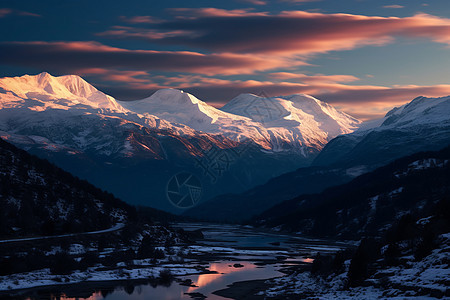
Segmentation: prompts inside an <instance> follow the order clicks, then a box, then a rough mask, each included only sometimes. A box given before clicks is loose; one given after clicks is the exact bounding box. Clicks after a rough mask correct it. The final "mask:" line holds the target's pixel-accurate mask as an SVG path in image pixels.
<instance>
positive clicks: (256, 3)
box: [239, 0, 267, 5]
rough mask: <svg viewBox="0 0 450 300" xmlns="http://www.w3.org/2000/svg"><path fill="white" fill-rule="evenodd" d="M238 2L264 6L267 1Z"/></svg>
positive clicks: (241, 0) (245, 0) (242, 0)
mask: <svg viewBox="0 0 450 300" xmlns="http://www.w3.org/2000/svg"><path fill="white" fill-rule="evenodd" d="M239 2H244V3H250V4H253V5H266V4H267V1H264V0H239Z"/></svg>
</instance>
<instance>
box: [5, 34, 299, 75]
mask: <svg viewBox="0 0 450 300" xmlns="http://www.w3.org/2000/svg"><path fill="white" fill-rule="evenodd" d="M0 52H1V53H2V55H1V56H0V63H3V64H9V65H23V66H28V67H38V68H43V69H45V70H50V71H51V70H56V71H64V72H67V71H70V72H73V71H76V70H80V69H86V68H107V69H127V70H134V71H165V72H187V73H201V74H205V75H215V74H222V75H233V74H251V73H254V72H256V71H265V70H270V69H275V68H289V67H292V66H299V65H302V64H305V63H304V62H302V61H299V60H295V61H294V60H290V59H287V58H283V57H275V56H262V55H259V56H258V55H250V54H234V53H218V54H215V53H212V54H202V53H198V52H192V51H153V50H128V49H122V48H117V47H111V46H107V45H103V44H100V43H97V42H41V41H38V42H3V43H0Z"/></svg>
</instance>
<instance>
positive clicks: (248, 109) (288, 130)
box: [221, 94, 361, 149]
mask: <svg viewBox="0 0 450 300" xmlns="http://www.w3.org/2000/svg"><path fill="white" fill-rule="evenodd" d="M221 110H222V111H225V112H228V113H231V114H234V115H241V116H244V117H247V118H249V119H251V120H252V121H254V122H257V123H258V124H259V125H260V128H264V129H265V132H266V133H267V134H268V136H267V139H269V140H270V141H271V145H272V146H273V147H274V148H275V149H285V148H286V147H293V148H294V149H295V148H296V149H302V148H303V149H322V148H323V146H325V144H326V143H327V142H328V141H329V140H331V139H332V138H334V137H336V136H338V135H341V134H346V133H350V132H353V131H354V130H355V129H356V128H358V126H359V124H360V123H361V122H360V121H359V120H357V119H355V118H353V117H351V116H349V115H347V114H345V113H343V112H340V111H337V110H336V109H335V108H334V107H332V106H331V105H329V104H327V103H325V102H322V101H320V100H318V99H316V98H314V97H312V96H309V95H305V94H294V95H290V96H278V97H261V96H256V95H253V94H241V95H239V96H237V97H236V98H234V99H233V100H231V101H230V102H228V103H227V104H226V105H225V106H224V107H222V108H221Z"/></svg>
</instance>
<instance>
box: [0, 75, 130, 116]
mask: <svg viewBox="0 0 450 300" xmlns="http://www.w3.org/2000/svg"><path fill="white" fill-rule="evenodd" d="M0 88H1V89H2V90H3V91H4V92H8V91H9V92H10V93H6V94H5V95H2V98H1V99H0V100H1V102H0V105H1V108H9V107H18V106H19V107H20V106H26V107H29V109H34V110H39V111H42V110H45V109H47V108H55V109H67V108H68V107H76V106H77V105H85V106H89V107H92V108H103V109H109V110H111V111H118V112H123V111H124V109H123V108H122V107H121V106H120V105H119V104H118V103H117V101H116V100H115V99H114V98H113V97H111V96H108V95H106V94H104V93H102V92H100V91H99V90H97V89H96V88H95V87H93V86H92V85H90V84H89V83H87V82H86V81H85V80H84V79H82V78H81V77H79V76H76V75H67V76H59V77H53V76H51V75H50V74H48V73H46V72H44V73H41V74H39V75H36V76H30V75H25V76H22V77H5V78H0ZM24 99H30V100H35V101H37V102H38V103H36V102H31V101H27V102H26V101H24ZM64 100H65V101H64ZM39 107H40V108H39Z"/></svg>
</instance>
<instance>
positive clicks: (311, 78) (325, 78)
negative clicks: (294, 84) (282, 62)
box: [268, 72, 359, 83]
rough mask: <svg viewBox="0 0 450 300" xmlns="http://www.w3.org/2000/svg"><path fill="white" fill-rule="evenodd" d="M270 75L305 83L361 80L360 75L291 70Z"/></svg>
mask: <svg viewBox="0 0 450 300" xmlns="http://www.w3.org/2000/svg"><path fill="white" fill-rule="evenodd" d="M268 76H269V77H270V78H274V79H282V80H290V81H292V80H295V81H299V82H304V83H317V82H322V83H331V82H352V81H357V80H359V78H358V77H355V76H352V75H305V74H297V73H289V72H277V73H270V74H268Z"/></svg>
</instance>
